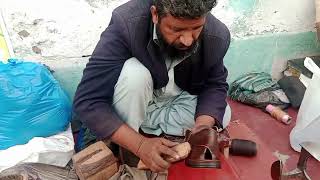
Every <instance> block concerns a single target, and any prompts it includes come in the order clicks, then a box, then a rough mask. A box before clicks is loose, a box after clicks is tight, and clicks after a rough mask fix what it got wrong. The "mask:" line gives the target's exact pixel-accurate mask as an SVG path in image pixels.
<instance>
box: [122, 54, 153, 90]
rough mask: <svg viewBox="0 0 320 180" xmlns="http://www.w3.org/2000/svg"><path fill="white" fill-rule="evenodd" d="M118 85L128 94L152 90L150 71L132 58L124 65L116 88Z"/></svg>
mask: <svg viewBox="0 0 320 180" xmlns="http://www.w3.org/2000/svg"><path fill="white" fill-rule="evenodd" d="M119 85H122V86H124V87H125V88H126V89H127V90H128V91H130V92H136V91H141V90H143V89H153V81H152V77H151V74H150V71H149V70H148V69H147V68H146V67H145V66H144V65H143V64H141V62H140V61H139V60H138V59H136V58H134V57H133V58H130V59H128V60H127V61H126V62H125V63H124V65H123V68H122V70H121V74H120V77H119V80H118V83H117V84H116V87H117V86H119Z"/></svg>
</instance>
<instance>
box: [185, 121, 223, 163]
mask: <svg viewBox="0 0 320 180" xmlns="http://www.w3.org/2000/svg"><path fill="white" fill-rule="evenodd" d="M217 138H218V134H217V132H216V131H215V130H214V129H212V128H210V127H207V126H201V127H199V129H198V130H197V131H196V132H194V133H191V132H190V131H189V132H187V133H186V140H187V141H188V142H189V143H190V145H191V153H190V154H189V156H188V157H187V159H186V160H185V164H186V165H187V166H189V167H193V168H221V164H220V160H219V155H220V153H219V145H218V139H217Z"/></svg>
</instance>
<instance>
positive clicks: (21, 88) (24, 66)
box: [0, 59, 71, 150]
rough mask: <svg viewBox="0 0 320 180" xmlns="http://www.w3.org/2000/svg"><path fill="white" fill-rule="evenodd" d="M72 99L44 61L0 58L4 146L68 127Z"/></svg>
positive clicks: (0, 137) (0, 134)
mask: <svg viewBox="0 0 320 180" xmlns="http://www.w3.org/2000/svg"><path fill="white" fill-rule="evenodd" d="M70 119H71V101H70V99H69V98H68V97H67V95H66V93H65V92H64V91H63V90H62V88H61V87H60V86H59V84H58V82H57V81H56V80H55V79H54V78H53V76H52V75H51V74H50V72H49V71H48V70H47V69H46V68H45V67H44V66H43V65H41V64H37V63H32V62H23V61H18V60H13V59H11V60H9V63H8V64H3V63H1V62H0V150H3V149H7V148H9V147H11V146H14V145H17V144H25V143H27V142H28V141H29V140H30V139H32V138H33V137H47V136H51V135H54V134H56V133H58V132H62V131H64V130H65V129H66V128H67V126H68V124H69V121H70Z"/></svg>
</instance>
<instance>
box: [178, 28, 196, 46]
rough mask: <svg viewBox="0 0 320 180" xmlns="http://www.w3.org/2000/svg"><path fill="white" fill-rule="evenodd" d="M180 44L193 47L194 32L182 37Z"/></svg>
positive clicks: (186, 33) (184, 34)
mask: <svg viewBox="0 0 320 180" xmlns="http://www.w3.org/2000/svg"><path fill="white" fill-rule="evenodd" d="M180 42H181V43H182V44H183V45H184V46H187V47H189V46H191V45H192V43H193V36H192V32H185V33H183V34H182V35H181V36H180Z"/></svg>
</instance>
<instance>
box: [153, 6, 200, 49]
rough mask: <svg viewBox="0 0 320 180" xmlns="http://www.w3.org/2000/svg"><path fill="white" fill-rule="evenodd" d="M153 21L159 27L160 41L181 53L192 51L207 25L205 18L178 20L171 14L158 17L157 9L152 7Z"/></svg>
mask: <svg viewBox="0 0 320 180" xmlns="http://www.w3.org/2000/svg"><path fill="white" fill-rule="evenodd" d="M151 13H152V20H153V23H154V24H155V25H156V27H157V33H158V36H161V37H159V38H160V39H162V40H164V41H165V43H166V44H167V45H168V46H170V47H173V48H175V49H176V50H179V51H188V50H190V49H192V47H193V46H194V44H195V43H196V42H197V40H198V38H199V36H200V33H201V31H202V29H203V26H204V24H205V20H206V19H205V16H203V17H200V18H197V19H183V18H176V17H173V16H172V15H170V14H169V13H168V14H167V15H166V16H164V17H161V20H160V17H159V16H158V13H157V11H156V8H155V7H154V6H153V7H151Z"/></svg>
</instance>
